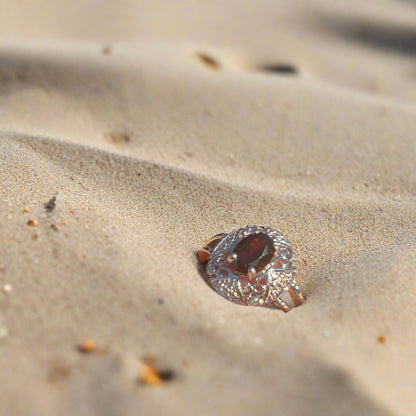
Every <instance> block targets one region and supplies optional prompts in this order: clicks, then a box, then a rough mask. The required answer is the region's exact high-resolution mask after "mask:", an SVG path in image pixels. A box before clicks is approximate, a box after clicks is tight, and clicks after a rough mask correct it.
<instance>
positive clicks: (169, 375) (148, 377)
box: [138, 357, 175, 387]
mask: <svg viewBox="0 0 416 416" xmlns="http://www.w3.org/2000/svg"><path fill="white" fill-rule="evenodd" d="M156 361H157V358H156V357H148V358H146V357H145V358H144V359H143V364H142V367H141V370H140V375H139V378H138V381H139V382H140V383H142V384H145V385H146V386H151V387H155V386H161V385H162V384H164V383H165V382H167V381H170V380H172V379H173V378H174V377H175V374H174V372H173V371H172V370H169V369H159V368H156V367H155V366H154V365H153V364H154V363H155V362H156Z"/></svg>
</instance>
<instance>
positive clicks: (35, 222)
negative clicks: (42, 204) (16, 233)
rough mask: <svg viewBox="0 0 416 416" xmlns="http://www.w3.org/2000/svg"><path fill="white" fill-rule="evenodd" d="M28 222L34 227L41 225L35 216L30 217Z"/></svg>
mask: <svg viewBox="0 0 416 416" xmlns="http://www.w3.org/2000/svg"><path fill="white" fill-rule="evenodd" d="M27 223H28V225H31V226H32V227H37V226H38V225H39V222H38V220H35V219H34V218H30V219H29V221H28V222H27Z"/></svg>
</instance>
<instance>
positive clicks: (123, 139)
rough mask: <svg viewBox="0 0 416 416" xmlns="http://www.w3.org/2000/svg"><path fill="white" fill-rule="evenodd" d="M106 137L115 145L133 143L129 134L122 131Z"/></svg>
mask: <svg viewBox="0 0 416 416" xmlns="http://www.w3.org/2000/svg"><path fill="white" fill-rule="evenodd" d="M105 137H106V138H107V139H108V140H110V141H111V142H113V143H116V144H119V143H128V142H130V141H131V137H130V135H129V134H128V133H125V132H122V131H113V132H111V133H109V134H106V135H105Z"/></svg>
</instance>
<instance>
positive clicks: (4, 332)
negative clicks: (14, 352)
mask: <svg viewBox="0 0 416 416" xmlns="http://www.w3.org/2000/svg"><path fill="white" fill-rule="evenodd" d="M8 336H9V330H8V329H7V328H0V340H2V339H5V338H7V337H8Z"/></svg>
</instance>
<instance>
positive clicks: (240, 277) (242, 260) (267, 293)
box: [198, 225, 305, 312]
mask: <svg viewBox="0 0 416 416" xmlns="http://www.w3.org/2000/svg"><path fill="white" fill-rule="evenodd" d="M198 258H199V261H200V263H201V264H203V265H205V266H206V274H207V277H208V279H207V281H208V283H209V284H210V285H211V287H212V288H213V289H214V290H215V291H216V292H217V293H219V294H220V295H221V296H223V297H224V298H225V299H227V300H229V301H231V302H234V303H237V304H239V305H249V306H267V307H276V308H279V309H281V310H282V311H284V312H289V311H290V310H291V309H292V307H291V306H290V305H289V304H288V303H287V302H286V301H285V300H283V299H282V297H284V295H285V293H289V295H290V297H291V298H292V301H293V306H299V305H301V304H302V303H303V302H304V301H305V297H304V296H303V294H302V292H301V291H300V289H299V286H298V285H297V283H296V281H295V273H296V264H295V263H296V255H295V252H294V250H293V248H292V246H291V244H290V243H289V241H288V240H287V239H286V237H284V236H283V235H282V234H281V233H279V232H278V231H276V230H274V229H273V228H271V227H263V226H258V225H248V226H246V227H242V228H238V229H236V230H234V231H232V232H231V233H229V234H218V235H216V236H214V237H213V238H211V239H210V240H209V241H208V242H207V243H206V244H205V245H204V246H203V248H202V249H201V250H199V252H198Z"/></svg>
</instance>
